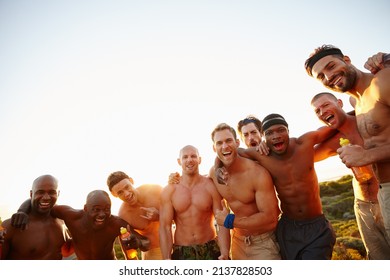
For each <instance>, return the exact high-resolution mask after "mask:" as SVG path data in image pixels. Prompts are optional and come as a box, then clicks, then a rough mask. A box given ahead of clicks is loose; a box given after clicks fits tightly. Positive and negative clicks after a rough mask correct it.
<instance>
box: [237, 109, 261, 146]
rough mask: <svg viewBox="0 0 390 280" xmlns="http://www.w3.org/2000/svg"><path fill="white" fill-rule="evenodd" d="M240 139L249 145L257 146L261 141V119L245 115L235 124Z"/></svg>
mask: <svg viewBox="0 0 390 280" xmlns="http://www.w3.org/2000/svg"><path fill="white" fill-rule="evenodd" d="M237 130H238V133H239V134H240V136H241V140H242V141H244V143H245V145H246V146H247V147H248V148H249V147H257V146H258V145H259V144H260V142H261V137H262V134H261V121H260V120H259V119H258V118H256V117H254V116H251V115H249V116H247V117H246V118H245V119H243V120H240V121H239V122H238V125H237Z"/></svg>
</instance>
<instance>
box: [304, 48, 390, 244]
mask: <svg viewBox="0 0 390 280" xmlns="http://www.w3.org/2000/svg"><path fill="white" fill-rule="evenodd" d="M387 58H390V57H387ZM387 63H390V61H388V62H386V61H385V62H384V63H383V64H387ZM305 68H306V71H307V73H308V74H309V75H310V76H312V77H314V78H316V79H317V80H318V81H320V82H321V83H322V84H323V85H324V86H325V87H327V88H329V89H331V90H333V91H336V92H343V93H347V94H348V95H349V96H350V97H352V98H353V103H354V107H355V114H356V122H357V127H358V130H359V133H360V135H361V137H362V138H363V145H362V146H360V145H347V146H343V147H341V148H339V150H338V151H337V152H338V153H339V155H340V158H341V160H342V161H343V163H345V165H346V166H348V167H352V166H364V165H368V164H373V165H374V169H375V171H376V174H377V177H378V179H379V183H380V187H379V192H378V199H379V204H380V207H381V211H382V216H383V219H384V224H385V229H386V232H387V235H388V236H389V237H390V69H389V68H388V67H387V68H384V69H382V70H380V71H378V72H377V73H376V74H372V73H365V72H362V71H360V70H359V69H357V68H356V67H355V66H353V65H352V63H351V59H350V58H349V57H348V56H345V55H344V54H343V53H342V52H341V50H340V49H339V48H336V47H334V46H332V45H323V46H321V47H319V48H317V49H315V51H314V52H313V53H312V54H311V55H310V57H309V58H308V59H307V60H306V61H305Z"/></svg>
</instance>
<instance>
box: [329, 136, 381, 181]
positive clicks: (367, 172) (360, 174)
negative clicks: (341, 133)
mask: <svg viewBox="0 0 390 280" xmlns="http://www.w3.org/2000/svg"><path fill="white" fill-rule="evenodd" d="M340 146H341V147H346V146H350V148H351V149H352V147H353V149H355V151H354V153H353V154H357V155H359V154H360V155H361V154H362V153H361V152H360V153H359V151H356V149H359V150H360V149H363V147H360V146H357V145H354V146H351V144H350V142H349V140H348V139H345V138H340ZM363 150H364V149H363ZM337 152H338V153H339V155H340V158H341V160H342V161H343V163H344V164H345V165H346V166H347V167H349V168H351V170H352V172H353V174H354V176H355V178H356V180H357V181H359V182H360V183H364V182H366V181H368V180H370V179H371V178H373V177H374V176H375V175H374V171H373V169H372V166H371V165H364V166H352V165H351V163H350V162H347V159H348V157H349V158H351V155H352V154H348V153H347V152H346V151H345V149H343V148H340V149H338V150H337Z"/></svg>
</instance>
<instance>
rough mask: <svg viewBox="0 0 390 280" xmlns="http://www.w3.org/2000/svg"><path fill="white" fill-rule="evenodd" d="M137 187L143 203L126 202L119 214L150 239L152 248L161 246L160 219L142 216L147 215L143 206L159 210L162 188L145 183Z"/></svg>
mask: <svg viewBox="0 0 390 280" xmlns="http://www.w3.org/2000/svg"><path fill="white" fill-rule="evenodd" d="M137 189H138V192H139V193H140V196H141V199H142V205H138V204H137V205H129V204H128V203H126V202H124V203H122V205H121V208H120V209H119V213H118V216H119V217H121V218H122V219H124V220H125V221H127V222H128V223H129V225H131V226H132V227H133V228H134V229H136V230H137V231H138V232H139V233H140V234H142V235H143V236H145V237H147V238H148V239H149V240H150V249H154V248H159V247H160V239H159V220H158V219H157V220H154V221H151V220H148V219H146V218H144V217H142V216H145V210H143V209H142V208H141V206H142V207H146V208H150V207H153V208H156V209H157V210H159V208H160V194H161V190H162V188H161V186H158V185H143V186H140V187H138V188H137Z"/></svg>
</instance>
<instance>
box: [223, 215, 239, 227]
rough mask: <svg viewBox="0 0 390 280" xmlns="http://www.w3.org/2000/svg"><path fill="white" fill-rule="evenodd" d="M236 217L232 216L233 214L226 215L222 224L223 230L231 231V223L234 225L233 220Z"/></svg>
mask: <svg viewBox="0 0 390 280" xmlns="http://www.w3.org/2000/svg"><path fill="white" fill-rule="evenodd" d="M235 217H236V216H234V214H228V215H227V216H226V218H225V221H224V222H223V226H224V227H225V228H230V229H233V228H234V226H233V223H234V218H235Z"/></svg>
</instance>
